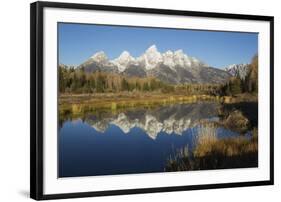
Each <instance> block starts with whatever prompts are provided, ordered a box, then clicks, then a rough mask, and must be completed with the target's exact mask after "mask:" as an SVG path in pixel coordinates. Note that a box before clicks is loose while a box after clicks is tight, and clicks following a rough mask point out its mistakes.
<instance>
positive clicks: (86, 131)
mask: <svg viewBox="0 0 281 202" xmlns="http://www.w3.org/2000/svg"><path fill="white" fill-rule="evenodd" d="M218 108H219V104H218V103H196V104H175V105H171V106H166V107H157V108H154V109H149V110H148V109H134V110H130V111H124V112H116V111H115V112H102V113H98V114H97V113H93V114H91V113H89V114H87V115H85V116H83V117H77V118H73V119H66V120H63V122H62V123H61V124H60V129H59V145H58V147H59V177H74V176H96V175H113V174H130V173H148V172H163V171H164V169H165V165H166V163H167V160H168V158H169V157H170V156H173V155H175V153H176V151H178V150H179V149H182V148H184V147H186V146H187V148H188V149H189V150H192V149H193V148H194V146H196V137H197V135H198V132H197V131H198V128H200V127H204V126H203V125H202V122H204V121H215V120H218ZM216 134H217V137H218V138H228V137H235V136H238V134H237V133H235V132H233V131H230V130H227V129H224V128H222V127H218V128H216Z"/></svg>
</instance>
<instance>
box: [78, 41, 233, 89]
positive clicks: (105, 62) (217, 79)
mask: <svg viewBox="0 0 281 202" xmlns="http://www.w3.org/2000/svg"><path fill="white" fill-rule="evenodd" d="M78 68H83V69H84V70H85V71H86V72H95V71H102V72H111V73H118V74H122V75H126V76H131V77H133V76H136V77H148V76H151V77H155V78H158V79H159V80H161V81H163V82H167V83H171V84H180V83H223V82H225V81H227V80H228V78H229V77H230V76H231V73H229V72H228V71H224V70H221V69H217V68H214V67H210V66H208V65H207V64H205V63H203V62H202V61H200V60H198V59H197V58H195V57H191V56H188V55H186V54H185V53H184V52H183V51H182V50H177V51H170V50H168V51H166V52H164V53H160V52H159V51H158V50H157V47H156V46H155V45H152V46H150V47H149V48H148V49H147V50H146V51H145V52H144V53H143V54H142V55H141V56H139V57H137V58H134V57H133V56H131V55H130V53H129V52H128V51H123V52H122V53H121V54H120V56H119V57H118V58H116V59H113V60H109V59H108V57H107V55H106V54H105V53H104V52H103V51H100V52H97V53H95V54H94V55H93V56H92V57H90V58H89V59H88V60H87V61H85V62H83V63H82V64H80V65H79V66H78Z"/></svg>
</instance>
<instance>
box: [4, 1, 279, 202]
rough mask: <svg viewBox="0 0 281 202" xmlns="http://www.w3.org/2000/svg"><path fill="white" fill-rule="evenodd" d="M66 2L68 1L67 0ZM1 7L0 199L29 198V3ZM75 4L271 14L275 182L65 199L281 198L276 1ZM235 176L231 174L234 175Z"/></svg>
mask: <svg viewBox="0 0 281 202" xmlns="http://www.w3.org/2000/svg"><path fill="white" fill-rule="evenodd" d="M69 1H70V0H69ZM30 2H32V1H30V0H12V1H8V0H6V1H2V2H1V6H0V9H1V10H0V28H1V29H0V55H1V57H0V95H1V97H0V137H1V140H0V201H3V202H6V201H16V202H21V201H27V200H30V199H29V3H30ZM72 2H75V3H91V4H105V5H120V6H135V7H151V8H164V9H165V8H168V9H180V10H195V11H211V12H228V13H239V14H256V15H273V16H275V106H274V107H275V185H274V186H261V187H247V188H231V189H216V190H203V191H187V192H171V193H157V194H140V195H130V196H111V197H99V198H84V199H69V200H68V201H74V200H76V201H91V200H95V201H101V202H110V201H115V202H119V201H120V202H121V201H122V202H126V201H136V202H137V201H142V202H143V201H146V202H149V201H175V200H183V201H203V200H207V201H208V202H211V201H216V202H219V201H227V202H231V201H233V202H237V201H277V198H279V197H280V196H281V186H280V182H281V176H280V170H281V158H280V156H279V155H280V154H281V148H280V142H281V138H280V134H279V133H280V131H281V107H280V105H277V104H278V103H280V102H281V93H280V90H279V86H281V79H279V78H278V77H280V76H281V69H280V68H279V67H280V66H281V60H280V57H278V55H280V52H281V41H280V40H281V37H280V36H281V13H280V5H278V2H279V1H277V0H262V1H261V0H255V1H249V0H248V1H246V0H228V1H225V0H212V1H208V0H205V1H204V0H193V1H188V0H173V1H164V0H154V1H152V0H133V1H128V0H103V1H102V0H92V1H91V0H83V1H78V0H76V1H75V0H72ZM233 177H235V176H233Z"/></svg>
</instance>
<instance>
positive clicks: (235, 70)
mask: <svg viewBox="0 0 281 202" xmlns="http://www.w3.org/2000/svg"><path fill="white" fill-rule="evenodd" d="M249 68H250V64H232V65H229V66H228V67H226V68H225V71H227V72H228V73H230V74H231V75H232V76H236V77H239V78H241V79H245V77H246V76H247V74H248V72H249Z"/></svg>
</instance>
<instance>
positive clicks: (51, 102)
mask: <svg viewBox="0 0 281 202" xmlns="http://www.w3.org/2000/svg"><path fill="white" fill-rule="evenodd" d="M273 27H274V25H273V17H271V16H256V15H240V14H226V13H211V12H195V11H182V10H181V11H179V10H164V9H150V8H133V7H117V6H102V5H87V4H72V3H55V2H35V3H32V4H31V144H30V145H31V188H30V189H31V197H32V198H33V199H37V200H42V199H58V198H73V197H89V196H103V195H117V194H136V193H151V192H167V191H183V190H196V189H212V188H225V187H238V186H257V185H271V184H273V55H274V54H273V33H274V30H273Z"/></svg>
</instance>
